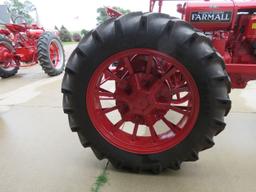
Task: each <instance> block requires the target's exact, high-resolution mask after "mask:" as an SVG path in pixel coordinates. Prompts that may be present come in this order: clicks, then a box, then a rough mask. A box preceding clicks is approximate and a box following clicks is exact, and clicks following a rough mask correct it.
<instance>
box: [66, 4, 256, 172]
mask: <svg viewBox="0 0 256 192" xmlns="http://www.w3.org/2000/svg"><path fill="white" fill-rule="evenodd" d="M184 2H185V3H184V4H178V5H177V10H178V12H179V13H181V18H182V19H178V18H175V17H171V16H169V15H167V14H163V13H161V10H162V5H163V0H150V10H149V11H150V12H149V13H141V12H132V13H129V14H127V15H121V14H120V13H119V12H117V11H115V10H112V9H108V10H107V12H108V13H109V15H110V16H112V17H113V18H111V19H109V20H107V21H106V22H105V23H103V24H101V25H100V26H98V27H97V28H96V29H95V30H93V31H91V32H90V33H88V34H87V35H86V36H85V37H84V38H83V39H82V40H81V42H80V43H79V45H78V46H77V48H76V49H75V51H74V52H73V54H72V55H71V57H70V59H69V62H68V64H67V67H66V72H65V75H64V78H63V82H62V92H63V94H64V95H63V109H64V112H65V113H67V114H68V118H69V124H70V127H71V129H72V131H75V132H77V133H78V135H79V138H80V141H81V143H82V145H83V146H84V147H91V149H92V150H93V152H94V153H95V155H96V157H97V158H98V159H104V158H107V159H109V161H110V162H111V163H112V165H113V166H114V167H116V168H123V169H128V170H131V171H134V172H139V171H152V172H154V173H159V172H161V171H163V170H165V169H167V168H171V169H174V170H176V169H179V168H180V165H181V163H182V162H184V161H196V160H198V153H199V152H200V151H202V150H205V149H208V148H211V147H212V146H213V145H214V141H213V137H214V136H216V135H218V134H219V133H220V132H221V131H222V130H223V129H224V128H225V126H226V124H225V122H224V117H225V116H226V115H227V114H228V113H229V111H230V108H231V101H230V99H229V93H230V91H231V88H244V87H245V86H246V84H247V82H248V81H250V80H256V1H255V0H247V1H246V0H245V1H234V0H225V1H213V0H198V1H184ZM157 3H158V5H159V9H158V13H153V10H154V6H155V5H156V4H157Z"/></svg>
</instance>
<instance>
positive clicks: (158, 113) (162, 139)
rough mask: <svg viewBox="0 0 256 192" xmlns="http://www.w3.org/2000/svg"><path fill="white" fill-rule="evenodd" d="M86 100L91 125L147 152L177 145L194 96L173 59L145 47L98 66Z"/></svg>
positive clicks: (194, 110)
mask: <svg viewBox="0 0 256 192" xmlns="http://www.w3.org/2000/svg"><path fill="white" fill-rule="evenodd" d="M113 87H114V89H113ZM86 103H87V111H88V113H89V116H90V119H91V121H92V123H93V125H94V127H95V128H96V129H97V131H98V132H99V133H100V134H101V135H102V136H103V137H104V138H105V139H106V140H107V141H108V142H109V143H111V144H112V145H114V146H116V147H118V148H120V149H123V150H125V151H129V152H133V153H138V154H150V153H158V152H161V151H165V150H167V149H169V148H171V147H173V146H175V145H177V144H178V143H180V142H181V141H182V140H183V139H184V138H185V137H186V136H187V135H188V134H189V133H190V132H191V130H192V128H193V127H194V124H195V122H196V120H197V117H198V112H199V107H200V98H199V93H198V89H197V86H196V83H195V82H194V80H193V78H192V76H191V74H190V73H189V72H188V70H187V69H186V68H185V67H184V66H183V65H182V64H181V63H179V61H177V60H176V59H174V58H172V57H170V56H169V55H166V54H163V53H161V52H158V51H155V50H151V49H130V50H126V51H123V52H119V53H116V54H114V55H113V56H111V57H110V58H108V59H106V60H105V61H104V62H103V63H101V64H100V65H99V67H98V68H97V69H96V71H95V72H94V73H93V75H92V78H91V80H90V82H89V86H88V89H87V92H86ZM113 116H114V118H113ZM158 123H162V124H161V126H159V124H158ZM163 124H164V125H165V127H166V129H165V130H161V128H160V127H163ZM143 126H144V129H142V127H143Z"/></svg>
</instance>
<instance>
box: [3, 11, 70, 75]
mask: <svg viewBox="0 0 256 192" xmlns="http://www.w3.org/2000/svg"><path fill="white" fill-rule="evenodd" d="M4 26H5V29H0V77H2V78H7V77H10V76H13V75H15V74H16V73H17V72H18V70H19V68H20V67H28V66H31V65H34V64H37V63H38V62H40V65H41V66H42V68H43V70H44V71H45V73H47V74H48V75H49V76H55V75H59V74H60V73H62V71H63V70H64V66H65V55H64V50H63V46H62V44H61V41H60V40H59V38H58V36H57V35H56V34H54V33H52V32H47V31H45V30H44V29H43V28H42V27H39V26H38V25H37V24H31V25H30V24H27V23H26V20H25V19H23V18H22V17H21V16H18V17H17V18H16V19H14V23H13V24H4ZM21 63H23V64H21Z"/></svg>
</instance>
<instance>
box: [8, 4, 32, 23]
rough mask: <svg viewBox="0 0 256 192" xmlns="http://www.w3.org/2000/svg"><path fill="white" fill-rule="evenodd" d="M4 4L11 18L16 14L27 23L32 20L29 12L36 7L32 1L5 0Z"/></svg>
mask: <svg viewBox="0 0 256 192" xmlns="http://www.w3.org/2000/svg"><path fill="white" fill-rule="evenodd" d="M4 4H5V5H7V7H8V10H9V12H10V14H11V18H12V20H14V19H15V18H16V17H18V16H22V17H24V18H25V20H26V22H27V23H29V24H31V23H33V22H34V19H33V18H32V17H31V15H30V14H29V12H31V11H34V10H36V7H35V5H34V4H33V3H32V2H30V1H24V3H22V2H20V1H19V0H8V1H5V3H4Z"/></svg>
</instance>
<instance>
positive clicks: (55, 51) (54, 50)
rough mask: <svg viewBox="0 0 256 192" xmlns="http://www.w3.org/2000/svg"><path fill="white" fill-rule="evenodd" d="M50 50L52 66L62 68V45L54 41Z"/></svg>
mask: <svg viewBox="0 0 256 192" xmlns="http://www.w3.org/2000/svg"><path fill="white" fill-rule="evenodd" d="M49 49H50V60H51V63H52V66H53V67H54V68H56V69H58V68H61V66H62V62H63V53H62V51H61V46H60V43H59V42H58V41H56V40H52V41H51V43H50V47H49Z"/></svg>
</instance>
